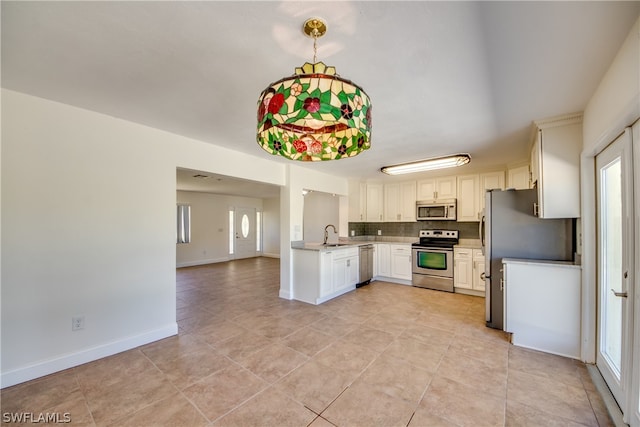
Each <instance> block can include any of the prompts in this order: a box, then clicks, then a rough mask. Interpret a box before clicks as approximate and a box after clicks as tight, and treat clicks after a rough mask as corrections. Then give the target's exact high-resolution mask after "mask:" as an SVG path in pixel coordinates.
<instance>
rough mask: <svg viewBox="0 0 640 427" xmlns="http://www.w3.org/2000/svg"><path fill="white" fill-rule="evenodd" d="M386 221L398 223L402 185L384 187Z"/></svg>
mask: <svg viewBox="0 0 640 427" xmlns="http://www.w3.org/2000/svg"><path fill="white" fill-rule="evenodd" d="M384 220H385V221H386V222H397V221H400V220H401V215H400V184H385V186H384Z"/></svg>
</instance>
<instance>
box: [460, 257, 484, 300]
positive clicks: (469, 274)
mask: <svg viewBox="0 0 640 427" xmlns="http://www.w3.org/2000/svg"><path fill="white" fill-rule="evenodd" d="M482 273H484V255H483V254H482V250H481V249H472V248H454V249H453V286H454V288H455V290H456V291H462V292H463V293H471V294H473V295H478V296H482V295H484V280H482Z"/></svg>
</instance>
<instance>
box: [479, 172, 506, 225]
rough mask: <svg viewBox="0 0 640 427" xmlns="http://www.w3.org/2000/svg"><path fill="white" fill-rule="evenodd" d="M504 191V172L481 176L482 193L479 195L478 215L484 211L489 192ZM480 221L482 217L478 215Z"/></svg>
mask: <svg viewBox="0 0 640 427" xmlns="http://www.w3.org/2000/svg"><path fill="white" fill-rule="evenodd" d="M498 188H499V189H500V190H504V172H503V171H499V172H489V173H482V174H480V193H479V194H478V213H480V212H482V210H483V209H484V199H485V193H486V191H487V190H495V189H498ZM478 220H480V215H478Z"/></svg>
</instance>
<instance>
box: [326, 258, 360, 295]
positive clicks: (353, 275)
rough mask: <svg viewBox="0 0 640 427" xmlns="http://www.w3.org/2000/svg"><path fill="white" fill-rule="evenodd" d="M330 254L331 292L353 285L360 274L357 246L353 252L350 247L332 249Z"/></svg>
mask: <svg viewBox="0 0 640 427" xmlns="http://www.w3.org/2000/svg"><path fill="white" fill-rule="evenodd" d="M332 255H333V260H332V270H333V283H332V285H333V292H340V291H342V290H344V289H348V288H352V287H353V286H355V285H356V284H357V283H358V275H359V274H360V269H359V264H360V263H359V261H360V260H359V255H358V248H356V251H355V253H354V252H353V251H352V250H351V249H343V250H337V251H333V254H332Z"/></svg>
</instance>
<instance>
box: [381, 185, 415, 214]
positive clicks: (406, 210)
mask: <svg viewBox="0 0 640 427" xmlns="http://www.w3.org/2000/svg"><path fill="white" fill-rule="evenodd" d="M384 220H385V221H388V222H399V221H404V222H407V221H415V220H416V182H415V181H410V182H404V183H401V184H385V186H384Z"/></svg>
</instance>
